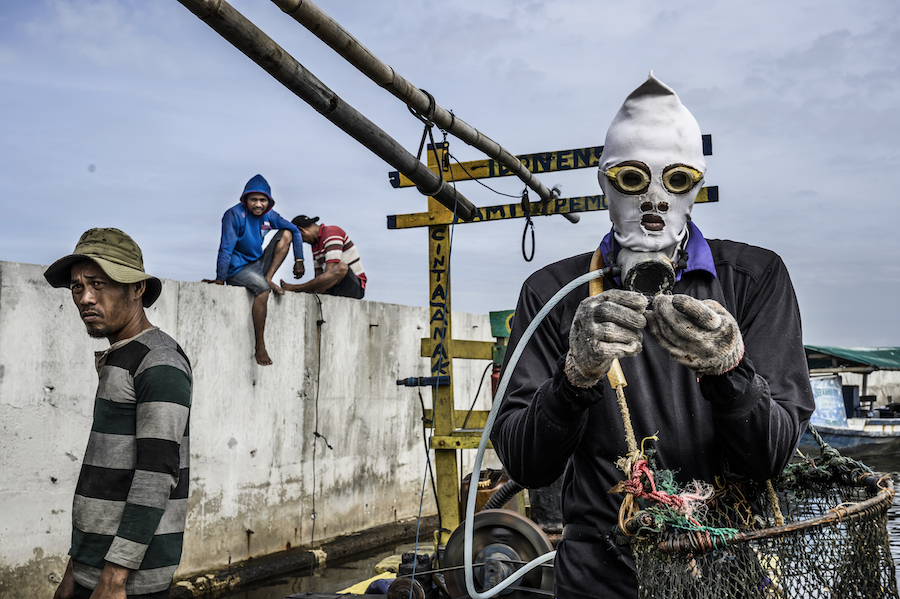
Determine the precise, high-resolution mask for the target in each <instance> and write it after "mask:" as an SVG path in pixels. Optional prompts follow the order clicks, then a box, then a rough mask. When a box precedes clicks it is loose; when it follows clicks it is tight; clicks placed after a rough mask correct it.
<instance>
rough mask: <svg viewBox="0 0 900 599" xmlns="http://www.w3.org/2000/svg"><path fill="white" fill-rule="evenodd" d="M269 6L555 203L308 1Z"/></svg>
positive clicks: (510, 159)
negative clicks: (275, 6) (288, 16)
mask: <svg viewBox="0 0 900 599" xmlns="http://www.w3.org/2000/svg"><path fill="white" fill-rule="evenodd" d="M272 2H274V3H275V4H276V5H277V6H278V7H279V8H281V10H283V11H284V12H285V13H287V14H289V15H290V16H291V17H293V18H294V20H295V21H297V22H298V23H300V24H301V25H303V26H304V27H306V28H307V29H309V31H310V32H312V33H313V34H314V35H315V36H316V37H318V38H319V39H320V40H322V41H323V42H325V43H326V44H328V45H329V46H330V47H331V48H332V49H333V50H334V51H335V52H337V53H338V54H340V55H341V56H342V57H344V58H345V59H346V60H347V61H348V62H349V63H350V64H352V65H353V66H355V67H356V68H357V69H358V70H359V71H360V72H362V73H363V74H364V75H366V76H367V77H368V78H369V79H371V80H372V81H374V82H375V83H377V84H378V85H380V86H381V87H383V88H384V89H386V90H388V91H389V92H391V94H393V95H394V96H395V97H397V98H398V99H400V100H401V101H403V102H404V103H405V104H406V105H407V106H409V107H410V108H412V109H413V110H415V111H416V112H418V113H419V114H421V115H430V114H432V112H433V115H434V116H433V117H432V118H433V121H434V123H435V124H436V125H437V126H438V127H440V128H441V129H442V130H444V131H447V132H449V133H452V134H453V135H455V136H456V137H458V138H459V139H461V140H462V141H464V142H465V143H467V144H469V145H470V146H473V147H475V148H478V149H479V150H481V151H482V152H484V153H485V154H487V155H488V156H489V157H490V158H493V159H494V160H496V161H497V162H499V163H500V164H502V165H503V166H505V167H506V168H508V169H509V170H510V171H512V172H513V173H514V174H515V175H516V176H517V177H519V179H521V180H522V182H523V183H525V185H527V186H528V187H530V188H531V189H532V190H534V191H535V192H536V193H537V194H538V195H539V196H540V197H541V199H542V200H553V199H555V197H554V195H553V192H551V191H550V190H549V189H547V187H546V186H545V185H544V184H543V183H541V181H540V180H539V179H538V178H537V177H535V176H534V174H533V173H532V172H531V171H529V170H528V169H527V168H525V165H523V164H522V162H521V161H520V160H519V159H518V158H516V157H515V156H513V155H512V154H511V153H510V152H509V151H508V150H506V149H504V148H503V147H502V146H500V144H498V143H497V142H495V141H494V140H492V139H491V138H489V137H488V136H486V135H484V134H483V133H481V132H480V131H478V130H477V129H475V128H474V127H472V126H471V125H469V124H468V123H466V122H465V121H463V120H462V119H459V118H457V117H455V116H454V115H452V114H450V112H449V111H447V110H445V109H444V108H442V107H440V106H439V105H438V104H437V102H436V101H434V97H433V96H430V95H429V94H427V93H425V92H423V91H422V90H421V89H419V88H417V87H416V86H415V85H413V84H412V83H410V82H409V81H407V80H406V79H404V78H403V77H402V76H401V75H400V74H399V73H397V72H396V71H394V69H393V68H391V67H390V66H389V65H387V64H385V63H384V62H382V61H381V60H380V59H379V58H378V57H377V56H375V55H374V54H372V53H371V52H370V51H369V49H368V48H366V47H365V46H363V45H362V44H361V43H360V42H359V41H358V40H357V39H356V38H355V37H353V36H352V35H351V34H350V32H348V31H347V30H346V29H344V28H343V27H341V25H340V24H339V23H338V22H337V21H335V20H334V19H332V18H331V16H329V15H328V14H327V13H326V12H325V11H323V10H322V9H321V8H319V7H318V6H316V4H315V3H313V2H311V0H272ZM563 216H564V217H566V218H567V219H568V220H569V221H571V222H573V223H577V222H578V220H579V216H578V215H576V214H563Z"/></svg>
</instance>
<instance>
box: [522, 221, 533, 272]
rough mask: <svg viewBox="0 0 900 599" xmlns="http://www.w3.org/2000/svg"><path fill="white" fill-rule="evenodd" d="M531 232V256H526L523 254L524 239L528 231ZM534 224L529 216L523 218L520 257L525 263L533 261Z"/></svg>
mask: <svg viewBox="0 0 900 599" xmlns="http://www.w3.org/2000/svg"><path fill="white" fill-rule="evenodd" d="M529 229H530V230H531V255H530V256H529V255H527V254H526V253H525V238H526V236H527V235H528V230H529ZM534 248H535V243H534V222H532V220H531V215H530V214H529V215H528V216H526V217H525V228H524V229H522V257H523V258H525V262H531V261H532V260H534Z"/></svg>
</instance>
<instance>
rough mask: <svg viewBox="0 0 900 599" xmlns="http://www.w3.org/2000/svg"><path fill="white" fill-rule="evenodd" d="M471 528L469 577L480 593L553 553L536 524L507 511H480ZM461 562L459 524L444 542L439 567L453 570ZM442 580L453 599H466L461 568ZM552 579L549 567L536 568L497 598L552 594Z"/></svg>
mask: <svg viewBox="0 0 900 599" xmlns="http://www.w3.org/2000/svg"><path fill="white" fill-rule="evenodd" d="M472 528H473V530H472V564H473V567H472V574H473V576H474V579H475V590H477V591H478V592H479V593H481V592H484V591H487V590H489V589H492V588H493V587H495V586H497V585H499V584H500V583H501V582H503V581H504V580H506V579H507V578H508V577H509V576H510V575H511V574H512V573H513V572H515V571H516V570H518V569H520V568H522V567H523V566H524V565H525V564H526V563H528V562H530V561H531V560H533V559H534V558H536V557H538V556H541V555H544V554H545V553H548V552H550V551H553V546H552V545H551V544H550V539H548V538H547V535H545V534H544V531H543V530H541V528H540V527H539V526H538V525H537V524H535V523H534V522H532V521H531V520H529V519H528V518H526V517H525V516H522V515H521V514H519V513H517V512H513V511H510V510H499V509H498V510H482V511H480V512H478V513H477V514H475V519H474V522H473V525H472ZM464 563H465V526H464V525H463V524H460V525H459V526H458V527H457V528H456V530H454V531H453V534H451V535H450V539H449V540H448V541H447V548H446V550H445V552H444V559H443V561H442V564H441V565H442V566H443V567H453V566H462V565H463V564H464ZM444 577H445V580H446V582H447V589H448V590H449V591H450V595H451V597H453V599H457V598H458V597H468V596H469V595H468V592H467V591H466V578H465V572H464V571H463V569H462V568H461V567H460V568H458V569H454V570H450V571H448V572H446V573H445V575H444ZM553 580H554V578H553V568H552V567H549V566H538V567H537V568H535V569H534V570H532V571H531V572H529V573H528V574H526V575H525V576H523V577H522V578H521V579H520V580H518V581H516V582H515V583H513V585H512V587H510V588H508V589H506V590H505V591H503V592H502V593H500V595H499V596H501V597H506V598H508V599H525V598H526V597H538V596H548V595H550V594H552V592H553ZM528 589H532V590H539V591H543V592H541V593H535V592H529V591H528Z"/></svg>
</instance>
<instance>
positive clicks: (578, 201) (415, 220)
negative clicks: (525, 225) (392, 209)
mask: <svg viewBox="0 0 900 599" xmlns="http://www.w3.org/2000/svg"><path fill="white" fill-rule="evenodd" d="M718 201H719V188H718V187H717V186H715V185H713V186H710V187H703V188H702V189H700V193H698V194H697V199H696V200H695V203H697V204H703V203H707V202H718ZM608 209H609V204H607V202H606V196H603V195H596V196H580V197H577V198H557V199H555V200H550V201H549V202H526V203H525V204H524V205H523V204H522V203H515V204H503V205H500V206H482V207H480V208H477V209H476V213H475V218H474V219H472V221H471V222H473V223H478V222H487V221H494V220H506V219H510V218H525V217H526V216H529V215H530V216H546V215H549V214H565V213H577V212H595V211H597V210H608ZM458 222H461V221H460V220H459V217H456V218H455V219H454V216H453V213H452V212H450V211H449V210H447V209H446V208H444V207H443V206H440V207H439V209H437V210H432V211H429V212H417V213H414V214H397V215H392V216H388V217H387V227H388V229H411V228H413V227H425V226H429V225H449V224H456V223H458Z"/></svg>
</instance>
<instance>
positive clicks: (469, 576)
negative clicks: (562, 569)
mask: <svg viewBox="0 0 900 599" xmlns="http://www.w3.org/2000/svg"><path fill="white" fill-rule="evenodd" d="M607 271H608V269H606V268H602V269H599V270H595V271H592V272H589V273H587V274H584V275H581V276H580V277H578V278H577V279H574V280H573V281H571V282H570V283H568V284H567V285H566V286H565V287H563V288H562V289H560V290H559V291H557V292H556V294H555V295H554V296H553V297H552V298H550V301H548V302H547V303H546V304H544V307H543V308H541V310H540V312H538V313H537V316H535V317H534V319H532V321H531V323H529V325H528V328H526V329H525V332H524V333H523V334H522V338H521V339H519V342H518V344H517V345H516V349H515V350H514V351H513V353H512V356H510V358H509V362H507V364H506V371H505V372H504V373H503V378H501V379H500V384H499V385H497V394H496V395H495V396H494V402H493V405H492V406H491V411H490V413H489V414H488V417H487V421H486V422H485V424H484V430H483V431H482V433H481V441H480V442H479V443H478V453H477V454H476V456H475V465H474V467H473V470H472V472H473V473H480V472H481V462H482V460H483V459H484V450H485V449H486V448H487V444H488V440H489V439H490V435H491V429H492V428H493V427H494V420H496V419H497V411H498V410H499V408H500V404H501V403H502V401H503V395H504V393H506V387H507V386H508V385H509V378H510V376H511V375H512V373H513V371H514V370H515V368H516V364H518V362H519V358H520V357H521V355H522V352H523V351H525V347H526V346H527V345H528V341H529V340H530V339H531V336H532V335H533V334H534V331H535V330H536V329H537V328H538V325H540V324H541V322H542V321H543V320H544V318H545V317H546V316H547V314H548V313H549V312H550V310H552V309H553V308H554V307H555V306H556V304H558V303H559V302H560V300H561V299H562V298H564V297H565V296H567V295H568V294H569V293H571V292H572V291H573V290H574V289H577V288H578V287H580V286H581V285H583V284H585V283H587V282H588V281H590V280H592V279H596V278H599V277H602V276H603V275H605V274H606V273H607ZM477 494H478V485H469V498H468V501H467V502H466V514H465V517H466V518H465V529H464V533H465V535H464V541H465V544H464V546H463V558H464V560H465V561H464V562H463V563H464V566H465V575H466V591H467V592H468V593H469V597H471V598H472V599H490V598H491V597H494V596H495V595H497V594H499V593H501V592H502V591H504V590H505V589H506V588H507V587H509V586H511V585H512V584H513V583H515V582H516V581H518V580H519V579H520V578H522V577H523V576H524V575H525V574H528V573H529V572H531V571H532V570H534V569H535V568H537V567H538V566H540V565H541V564H543V563H544V562H548V561H550V560H552V559H553V558H554V557H556V551H550V552H549V553H545V554H544V555H541V556H538V557H536V558H535V559H533V560H532V561H530V562H529V563H528V564H526V565H525V566H523V567H522V568H519V569H518V570H516V571H515V572H514V573H513V574H512V575H510V576H509V578H507V579H506V580H504V581H503V582H501V583H500V584H498V585H497V586H495V587H493V588H492V589H490V590H488V591H486V592H484V593H479V592H478V591H476V590H475V579H474V575H473V571H472V534H473V530H474V520H475V518H474V516H475V498H476V497H477Z"/></svg>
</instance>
